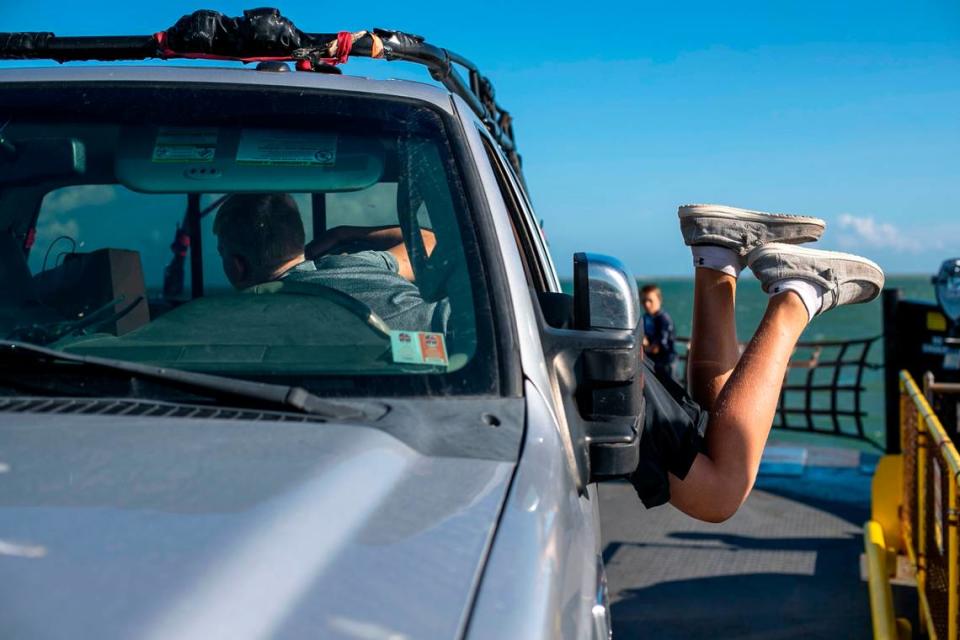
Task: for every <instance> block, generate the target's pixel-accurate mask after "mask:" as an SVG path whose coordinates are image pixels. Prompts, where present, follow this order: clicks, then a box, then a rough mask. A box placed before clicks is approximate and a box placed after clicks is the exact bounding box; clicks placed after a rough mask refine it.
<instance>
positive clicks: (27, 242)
mask: <svg viewBox="0 0 960 640" xmlns="http://www.w3.org/2000/svg"><path fill="white" fill-rule="evenodd" d="M36 241H37V228H36V227H30V228H29V229H27V237H26V238H24V239H23V248H24V249H26V250H27V251H29V250H30V249H32V248H33V243H34V242H36Z"/></svg>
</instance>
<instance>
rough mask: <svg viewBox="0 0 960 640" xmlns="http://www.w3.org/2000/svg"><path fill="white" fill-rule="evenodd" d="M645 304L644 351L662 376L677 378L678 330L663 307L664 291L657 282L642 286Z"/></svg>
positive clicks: (641, 292) (642, 302) (642, 297)
mask: <svg viewBox="0 0 960 640" xmlns="http://www.w3.org/2000/svg"><path fill="white" fill-rule="evenodd" d="M640 302H641V304H643V310H644V312H645V313H644V314H643V352H644V355H646V357H647V358H649V359H650V361H651V362H652V363H653V368H654V371H656V372H657V374H658V375H661V376H669V377H671V378H676V377H677V375H676V364H677V350H676V347H675V345H674V340H675V339H676V330H675V329H674V326H673V318H671V317H670V314H669V313H667V312H666V311H665V310H664V309H663V293H662V292H661V291H660V287H658V286H657V285H655V284H647V285H644V286H643V287H641V288H640Z"/></svg>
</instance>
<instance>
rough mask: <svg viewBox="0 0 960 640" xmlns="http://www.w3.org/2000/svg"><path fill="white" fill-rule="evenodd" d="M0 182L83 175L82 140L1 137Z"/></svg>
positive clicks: (10, 182) (84, 154) (84, 150)
mask: <svg viewBox="0 0 960 640" xmlns="http://www.w3.org/2000/svg"><path fill="white" fill-rule="evenodd" d="M0 139H2V143H3V152H2V153H0V184H3V185H12V184H21V183H25V182H42V181H44V180H53V179H63V178H70V177H72V176H79V175H83V173H84V172H85V171H86V169H87V154H86V148H85V147H84V146H83V143H82V142H80V141H79V140H74V139H73V138H30V139H25V140H9V139H5V138H2V136H0Z"/></svg>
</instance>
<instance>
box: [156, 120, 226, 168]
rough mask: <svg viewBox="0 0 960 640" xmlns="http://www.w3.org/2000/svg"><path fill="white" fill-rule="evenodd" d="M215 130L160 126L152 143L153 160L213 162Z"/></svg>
mask: <svg viewBox="0 0 960 640" xmlns="http://www.w3.org/2000/svg"><path fill="white" fill-rule="evenodd" d="M216 150H217V130H216V129H197V128H193V127H189V128H188V127H160V129H159V131H157V141H156V142H155V143H154V145H153V156H152V157H151V160H152V161H153V162H213V155H214V153H215V152H216Z"/></svg>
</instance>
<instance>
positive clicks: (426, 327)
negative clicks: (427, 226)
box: [213, 193, 450, 332]
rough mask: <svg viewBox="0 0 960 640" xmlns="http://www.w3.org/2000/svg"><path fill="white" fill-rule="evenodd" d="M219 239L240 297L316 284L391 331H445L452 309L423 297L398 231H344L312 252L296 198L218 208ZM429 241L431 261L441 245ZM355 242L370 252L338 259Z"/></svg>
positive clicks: (255, 198) (243, 199)
mask: <svg viewBox="0 0 960 640" xmlns="http://www.w3.org/2000/svg"><path fill="white" fill-rule="evenodd" d="M213 232H214V234H215V235H216V236H217V250H218V251H219V253H220V258H221V261H222V263H223V270H224V273H225V274H226V276H227V279H228V280H229V281H230V283H231V284H232V285H233V286H234V287H235V288H236V289H238V290H245V289H249V288H250V287H253V286H255V285H258V284H262V283H265V282H273V281H277V280H284V281H289V282H308V283H316V284H319V285H324V286H326V287H329V288H331V289H336V290H338V291H341V292H342V293H345V294H347V295H349V296H351V297H353V298H354V299H356V300H359V301H360V302H362V303H364V304H366V305H367V306H368V307H370V309H371V310H372V311H374V312H375V313H376V314H377V315H378V316H380V318H381V319H382V320H383V321H384V322H385V323H386V324H387V326H389V327H390V328H391V329H404V330H409V331H437V332H443V331H445V330H446V325H447V321H448V319H449V316H450V304H449V302H448V301H447V300H446V299H444V300H440V301H439V302H427V301H425V300H424V299H423V298H422V297H421V296H420V290H419V289H418V288H417V286H416V285H415V284H414V283H413V280H414V274H413V269H412V267H411V265H410V260H409V257H408V256H407V251H406V247H405V246H404V245H403V237H402V235H401V233H400V229H399V227H378V228H366V227H341V228H338V229H332V230H329V231H328V232H327V233H325V234H324V235H323V236H322V237H321V238H318V239H317V240H315V241H313V242H311V243H310V244H309V245H306V243H305V240H306V238H305V234H304V229H303V222H302V220H301V217H300V210H299V208H298V207H297V203H296V201H295V200H294V199H293V197H291V196H290V195H289V194H286V193H242V194H234V195H232V196H230V197H229V198H228V199H227V200H226V201H225V202H224V203H223V205H221V206H220V210H219V211H218V212H217V216H216V219H215V220H214V223H213ZM423 236H424V245H425V247H426V250H427V252H428V254H429V252H430V251H431V250H432V249H433V246H434V245H435V244H436V239H435V238H434V236H433V233H431V232H428V231H423ZM357 242H362V244H363V245H364V246H366V247H371V248H370V249H367V250H364V251H354V252H350V253H340V252H338V251H337V247H338V246H340V245H345V244H351V243H352V244H356V243H357Z"/></svg>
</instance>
